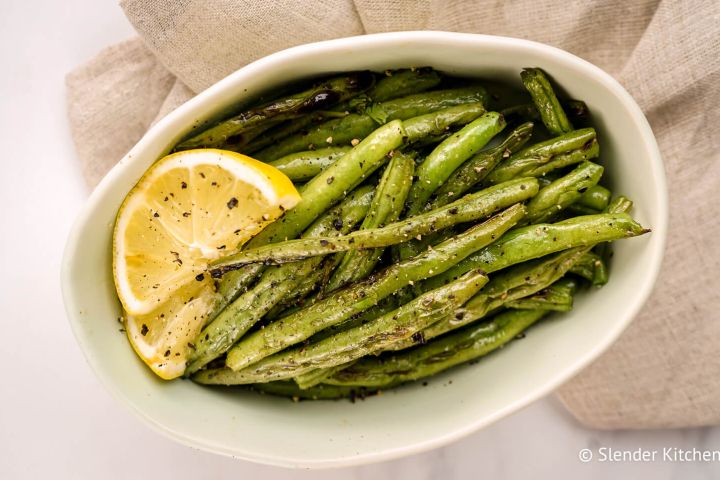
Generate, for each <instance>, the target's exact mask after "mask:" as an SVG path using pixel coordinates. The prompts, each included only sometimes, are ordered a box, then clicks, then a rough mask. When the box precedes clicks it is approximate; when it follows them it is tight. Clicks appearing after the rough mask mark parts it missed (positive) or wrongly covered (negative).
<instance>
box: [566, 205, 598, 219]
mask: <svg viewBox="0 0 720 480" xmlns="http://www.w3.org/2000/svg"><path fill="white" fill-rule="evenodd" d="M565 210H566V211H567V212H568V213H569V214H571V215H575V216H579V215H597V214H598V213H602V210H595V209H594V208H589V207H586V206H585V205H580V204H579V203H577V202H575V203H571V204H570V205H568V206H567V208H566V209H565Z"/></svg>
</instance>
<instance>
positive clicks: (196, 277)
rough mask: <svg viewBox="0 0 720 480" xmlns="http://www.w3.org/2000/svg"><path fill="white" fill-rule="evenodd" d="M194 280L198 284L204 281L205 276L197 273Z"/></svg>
mask: <svg viewBox="0 0 720 480" xmlns="http://www.w3.org/2000/svg"><path fill="white" fill-rule="evenodd" d="M195 280H197V281H198V282H202V281H203V280H205V274H203V273H198V274H197V275H195Z"/></svg>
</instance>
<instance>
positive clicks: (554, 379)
mask: <svg viewBox="0 0 720 480" xmlns="http://www.w3.org/2000/svg"><path fill="white" fill-rule="evenodd" d="M426 65H429V66H432V67H435V68H437V69H439V70H442V71H444V72H447V73H449V74H455V75H462V76H471V77H472V76H478V77H483V78H493V79H500V80H503V81H507V82H511V83H514V84H517V85H518V87H520V83H519V72H520V70H521V69H522V68H523V67H527V66H539V67H542V68H543V69H545V70H546V71H547V72H548V73H549V74H550V75H551V76H552V77H553V78H554V79H555V80H556V81H557V83H558V84H560V85H561V86H562V88H563V89H564V91H565V92H566V93H567V94H568V95H570V96H571V97H572V98H578V99H582V100H584V101H585V102H586V103H587V105H588V106H589V108H590V110H591V111H592V114H593V119H594V122H595V126H596V128H597V130H598V137H599V140H600V144H601V148H602V158H603V160H604V161H605V162H606V165H607V169H606V170H607V175H608V176H609V183H610V185H611V186H612V187H613V189H614V191H616V192H622V193H623V194H625V195H627V196H629V197H630V198H631V199H632V200H634V202H635V209H634V211H633V215H634V216H635V217H636V218H637V219H638V220H639V221H640V222H641V223H642V224H643V225H645V226H648V227H651V228H652V229H653V232H652V234H650V235H645V236H643V237H640V238H635V239H631V240H627V241H622V242H618V243H617V245H616V248H615V257H614V259H613V262H612V277H611V281H610V282H609V283H608V284H607V285H606V286H605V287H603V288H602V289H600V290H598V291H594V292H592V294H588V295H582V296H580V298H579V299H578V300H577V302H576V307H575V309H574V310H573V311H572V312H569V313H567V314H563V315H556V316H554V317H553V318H551V319H549V320H548V321H545V322H543V323H541V324H540V325H538V326H536V327H534V328H532V330H531V331H530V332H529V333H528V335H527V337H526V338H525V339H523V340H521V341H518V342H515V343H513V344H512V345H510V346H509V347H508V348H505V349H503V350H502V351H501V352H499V353H497V354H493V355H490V356H488V357H487V358H485V359H483V360H482V361H481V362H479V363H477V364H475V365H469V366H464V367H460V368H456V369H453V370H451V371H449V372H447V373H446V374H444V375H441V376H439V377H437V378H433V379H432V380H431V381H430V382H429V384H428V385H427V386H421V385H419V384H416V385H409V386H406V387H403V388H400V389H397V390H396V391H391V392H386V393H385V394H383V395H381V396H378V397H372V398H369V399H366V400H365V401H359V402H356V403H350V402H347V401H337V402H328V401H323V402H300V403H293V402H290V401H288V400H286V399H281V398H274V397H271V396H263V395H259V394H256V393H252V392H246V391H237V390H223V389H216V388H204V387H201V386H198V385H195V384H193V383H191V382H189V381H182V380H177V381H172V382H165V381H162V380H160V379H158V378H157V377H155V376H154V375H153V374H152V373H151V372H150V370H149V369H148V368H146V367H145V366H144V365H143V364H142V363H141V362H140V361H139V360H138V358H137V357H136V356H135V354H134V353H133V350H132V349H131V348H130V346H129V344H128V342H127V340H126V338H125V336H124V334H123V333H120V332H119V331H118V330H119V325H118V321H117V319H118V317H119V316H120V305H119V303H118V300H117V297H116V295H115V289H114V286H113V280H112V271H111V235H112V226H113V222H114V219H115V213H116V211H117V209H118V207H119V205H120V203H121V202H122V200H123V198H124V197H125V195H126V194H127V192H128V191H129V190H130V188H131V187H132V186H133V185H134V184H135V182H137V180H138V179H139V178H140V176H141V175H142V174H143V172H144V171H145V170H146V169H147V168H148V167H149V166H150V165H151V164H152V163H153V162H154V161H155V160H157V159H158V158H159V157H161V156H162V155H163V154H165V153H166V152H167V151H168V149H169V148H170V147H171V146H172V145H173V144H175V143H176V142H177V141H178V140H179V139H180V138H181V137H183V136H185V135H186V134H187V133H188V132H189V131H190V129H192V128H193V126H195V125H197V124H198V123H200V122H202V121H204V120H207V119H208V118H216V117H218V116H219V115H221V114H222V112H223V111H225V110H227V108H228V106H230V105H233V104H236V103H237V102H240V103H247V102H250V101H252V99H254V98H257V97H258V96H259V95H260V94H262V93H264V92H265V93H267V92H269V91H272V90H273V89H275V88H277V87H280V86H283V85H287V84H288V83H291V82H294V81H297V80H301V79H306V78H309V77H314V76H318V75H324V74H329V73H331V72H342V71H349V70H361V69H372V70H377V71H383V70H385V69H388V68H398V67H410V66H426ZM666 228H667V190H666V185H665V176H664V172H663V165H662V160H661V158H660V154H659V152H658V147H657V145H656V142H655V139H654V137H653V134H652V131H651V130H650V127H649V125H648V122H647V120H646V119H645V117H644V116H643V114H642V112H641V111H640V108H639V107H638V105H637V104H636V103H635V101H634V100H633V99H632V98H631V96H630V95H629V94H628V93H627V92H626V91H625V90H624V89H623V87H621V86H620V84H619V83H618V82H617V81H615V80H614V79H613V78H612V77H610V75H608V74H607V73H605V72H603V71H602V70H601V69H599V68H598V67H595V66H593V65H591V64H590V63H588V62H586V61H584V60H582V59H580V58H578V57H576V56H573V55H571V54H570V53H567V52H564V51H562V50H558V49H556V48H553V47H549V46H547V45H542V44H540V43H534V42H530V41H526V40H518V39H513V38H503V37H493V36H485V35H472V34H457V33H444V32H401V33H389V34H379V35H368V36H363V37H353V38H345V39H340V40H332V41H327V42H321V43H314V44H310V45H303V46H299V47H295V48H291V49H288V50H284V51H282V52H279V53H276V54H273V55H270V56H268V57H265V58H263V59H261V60H258V61H256V62H254V63H252V64H250V65H248V66H246V67H244V68H242V69H240V70H238V71H236V72H235V73H233V74H231V75H229V76H228V77H226V78H224V79H223V80H221V81H219V82H218V83H217V84H215V85H213V86H212V87H210V88H208V89H207V90H206V91H204V92H202V93H200V94H199V95H198V96H197V97H195V98H193V99H192V100H190V101H188V102H187V103H185V104H184V105H182V106H181V107H179V108H178V109H177V110H175V111H174V112H172V113H171V114H170V115H168V116H167V117H165V118H164V119H163V120H161V121H160V122H158V123H157V124H156V125H155V126H154V127H153V128H152V129H150V131H148V133H147V134H146V135H145V136H144V137H143V138H142V140H140V142H138V144H137V145H136V146H135V147H134V148H133V149H132V150H131V151H130V152H129V153H128V154H127V156H126V157H125V158H123V159H122V160H121V161H120V162H119V163H118V164H117V165H116V166H115V167H114V168H113V169H112V171H110V173H108V175H107V176H106V177H105V178H104V179H103V181H102V182H101V183H100V185H98V187H97V188H96V189H95V191H94V192H93V193H92V195H91V196H90V198H89V199H88V201H87V204H86V205H85V207H84V209H83V211H82V213H81V214H80V216H79V218H78V219H77V221H76V224H75V226H74V228H73V230H72V233H71V234H70V237H69V240H68V243H67V247H66V250H65V258H64V261H63V270H62V287H63V293H64V298H65V305H66V309H67V314H68V317H69V319H70V323H71V324H72V328H73V330H74V332H75V336H76V338H77V341H78V343H79V344H80V348H81V349H82V350H83V352H84V353H85V356H86V358H87V360H88V362H89V363H90V365H91V366H92V368H93V369H94V370H95V372H96V373H97V375H98V377H99V378H100V380H101V382H102V383H103V384H104V385H105V386H106V387H107V388H108V389H109V390H110V392H112V394H113V395H114V396H115V397H116V398H117V399H118V400H119V401H120V403H122V404H124V405H125V406H127V407H129V408H130V409H131V410H132V411H133V412H135V413H136V414H137V416H138V417H139V418H140V419H142V420H143V421H144V422H145V423H147V424H148V425H150V426H151V427H153V428H154V429H156V430H157V431H159V432H161V433H163V434H165V435H167V436H168V437H170V438H172V439H174V440H177V441H178V442H181V443H183V444H186V445H190V446H192V447H196V448H199V449H202V450H207V451H212V452H216V453H220V454H225V455H231V456H233V457H237V458H242V459H247V460H252V461H255V462H261V463H267V464H275V465H283V466H291V467H314V468H319V467H334V466H347V465H357V464H363V463H368V462H374V461H379V460H385V459H390V458H394V457H399V456H403V455H408V454H412V453H417V452H421V451H423V450H428V449H431V448H435V447H439V446H441V445H445V444H447V443H449V442H452V441H454V440H457V439H459V438H461V437H463V436H466V435H468V434H470V433H472V432H475V431H477V430H478V429H480V428H482V427H484V426H486V425H488V424H490V423H492V422H495V421H497V420H498V419H500V418H502V417H504V416H506V415H509V414H511V413H512V412H514V411H516V410H518V409H519V408H521V407H523V406H525V405H527V404H529V403H530V402H532V401H534V400H537V399H538V398H541V397H542V396H544V395H547V394H548V393H549V392H551V391H552V390H553V389H555V388H556V387H558V386H559V385H560V384H562V383H563V382H564V381H566V380H568V379H569V378H570V377H572V376H573V375H574V374H576V373H578V372H579V371H580V370H581V369H582V368H583V367H584V366H586V365H587V364H588V363H590V362H591V361H592V360H593V359H595V358H597V357H598V356H599V355H600V354H601V353H602V352H603V351H604V350H605V349H607V348H608V346H610V344H612V343H613V341H614V340H615V339H616V338H617V337H618V335H620V333H621V332H622V331H623V329H625V327H627V325H628V324H629V323H630V322H631V321H632V319H633V317H634V316H635V315H636V314H637V313H638V311H639V310H640V308H641V307H642V305H643V303H644V302H645V300H646V299H647V297H648V295H649V294H650V291H651V289H652V287H653V284H654V282H655V278H656V276H657V274H658V271H659V268H660V263H661V259H662V256H663V249H664V245H665V237H666ZM450 380H452V382H450Z"/></svg>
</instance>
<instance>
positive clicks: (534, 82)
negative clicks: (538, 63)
mask: <svg viewBox="0 0 720 480" xmlns="http://www.w3.org/2000/svg"><path fill="white" fill-rule="evenodd" d="M520 77H521V79H522V82H523V85H525V88H526V89H527V91H528V92H530V96H531V97H532V99H533V102H534V103H535V106H536V107H537V109H538V112H540V117H541V118H542V121H543V123H544V124H545V127H547V129H548V131H549V132H550V133H552V134H553V135H562V134H563V133H568V132H570V131H572V129H573V126H572V125H571V124H570V120H568V118H567V115H565V111H564V110H563V108H562V106H561V105H560V101H559V100H558V98H557V97H556V96H555V92H554V91H553V88H552V85H550V81H549V80H548V78H547V76H546V75H545V72H543V71H542V70H540V69H539V68H524V69H523V71H522V72H521V73H520Z"/></svg>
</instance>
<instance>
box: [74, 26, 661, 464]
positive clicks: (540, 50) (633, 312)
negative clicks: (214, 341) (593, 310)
mask: <svg viewBox="0 0 720 480" xmlns="http://www.w3.org/2000/svg"><path fill="white" fill-rule="evenodd" d="M407 41H425V42H428V41H437V42H445V43H457V42H463V43H464V42H472V43H482V44H484V46H488V45H489V46H493V45H496V46H498V47H503V48H507V47H511V48H521V49H524V50H528V49H529V50H531V52H532V53H534V54H537V55H538V56H539V57H540V58H552V59H553V60H554V61H556V62H559V63H562V64H565V65H567V66H569V67H571V68H573V69H576V70H581V71H582V73H583V74H585V75H588V76H592V77H594V78H595V79H596V80H598V81H599V82H601V83H602V84H604V86H605V87H606V88H607V89H608V90H610V91H611V92H612V93H613V94H614V95H616V96H617V97H619V99H620V101H621V102H622V104H623V105H624V106H625V108H626V112H627V113H628V114H629V115H630V117H631V119H632V121H633V122H634V123H635V124H636V125H637V126H638V127H639V129H640V131H641V133H642V136H641V138H640V139H639V141H640V142H642V144H643V149H644V150H645V151H646V152H647V154H648V156H649V157H650V161H651V169H652V171H653V174H654V178H652V181H653V183H654V184H655V185H656V187H655V197H656V198H655V200H656V204H655V205H654V208H655V209H656V218H657V222H655V223H654V224H653V236H656V237H659V238H657V239H656V242H659V247H658V248H657V253H656V254H655V256H654V258H653V262H652V269H651V271H649V272H648V274H647V277H646V278H647V281H645V282H644V284H643V285H642V286H641V288H640V289H639V290H638V291H636V292H635V296H634V299H635V300H634V303H633V305H632V306H631V307H630V308H629V309H628V310H627V320H626V321H625V322H623V323H618V324H617V325H615V326H614V328H613V329H612V330H610V331H608V333H607V336H606V337H605V338H606V341H605V342H604V343H603V344H598V345H596V346H595V347H594V348H592V349H590V350H588V351H587V352H585V354H584V355H583V356H582V357H580V358H577V359H576V361H575V362H574V363H572V364H571V365H569V366H568V367H566V368H564V369H563V370H562V371H559V372H557V373H556V374H555V376H554V377H553V378H552V379H551V380H550V381H548V382H546V383H545V384H544V385H543V387H542V388H539V389H536V390H534V391H533V392H532V394H531V395H524V396H521V397H518V398H517V399H516V401H515V402H512V403H510V404H508V405H506V406H505V408H503V409H500V410H498V411H495V412H493V413H492V414H490V415H487V416H485V417H484V418H480V419H477V420H471V421H468V423H467V424H466V425H465V426H464V427H462V428H457V429H455V430H452V431H448V432H447V433H446V434H444V435H436V436H434V437H432V438H428V439H425V440H423V441H419V442H416V443H413V444H410V445H404V446H401V447H394V448H389V449H385V450H382V451H376V452H369V453H361V454H357V455H353V456H348V457H340V458H337V459H333V460H320V461H316V460H310V461H308V460H305V459H300V458H288V457H279V456H277V455H276V456H272V455H268V454H258V452H253V451H250V450H247V449H245V450H244V451H238V449H237V448H235V449H233V448H230V447H222V446H218V445H216V444H212V443H210V442H207V441H205V440H204V439H198V438H193V437H192V436H189V435H185V434H183V433H180V432H177V431H175V430H174V429H173V428H172V426H168V425H165V424H162V423H160V422H159V421H157V420H155V419H154V418H153V417H151V416H150V415H149V414H147V413H145V412H144V411H143V410H142V409H141V408H140V406H139V405H137V404H136V403H135V401H134V400H133V399H132V398H131V397H129V396H127V395H126V394H125V392H124V391H123V390H122V389H121V388H119V387H117V386H116V384H115V382H114V381H113V380H112V378H109V377H107V376H105V375H104V374H103V372H102V368H101V367H100V366H99V365H98V364H96V362H97V360H96V359H95V358H94V354H93V353H92V350H91V348H90V346H89V343H90V339H89V338H88V337H87V335H86V333H85V332H84V330H83V327H82V326H81V325H80V322H79V321H78V316H77V314H76V312H77V311H78V309H77V305H76V302H75V296H74V287H72V283H73V282H72V280H71V272H72V264H73V262H74V261H75V258H76V256H77V255H78V254H79V252H81V250H82V245H81V243H82V238H81V230H82V227H83V226H84V225H85V224H86V223H87V222H88V221H89V220H90V219H91V218H92V213H93V211H94V210H95V206H96V204H98V203H99V200H100V199H101V198H102V197H103V196H104V193H105V191H106V190H108V189H109V188H110V187H111V186H112V185H113V184H115V182H116V181H118V180H119V179H120V177H121V176H122V174H123V171H124V170H125V169H126V168H127V166H128V164H130V163H131V162H133V161H134V157H136V152H142V151H143V150H145V149H146V145H148V144H150V143H151V141H152V139H153V138H154V137H157V136H163V135H167V134H168V133H169V132H170V131H172V130H174V129H175V127H174V124H175V123H176V121H177V120H179V119H180V118H183V117H185V116H187V115H191V114H192V113H193V112H194V111H195V110H196V109H197V108H198V107H201V106H202V105H203V104H205V103H206V102H209V101H210V100H212V99H213V98H214V97H217V96H219V95H221V94H222V93H223V92H224V91H225V90H226V89H228V88H231V87H232V86H233V85H235V84H237V83H238V78H243V77H244V76H246V75H252V74H254V73H255V72H256V71H259V72H261V73H262V72H264V71H267V70H268V69H272V68H274V67H275V66H277V65H279V64H282V63H283V62H285V61H286V60H294V61H297V60H298V57H299V58H302V57H305V56H313V55H317V54H318V53H323V52H334V51H337V50H342V49H363V48H370V49H371V48H373V47H378V46H385V47H386V46H387V44H388V43H390V44H392V43H394V42H407ZM667 224H668V194H667V183H666V178H665V171H664V166H663V162H662V158H661V155H660V151H659V148H658V145H657V142H656V140H655V137H654V135H653V133H652V129H651V127H650V125H649V123H648V121H647V119H646V118H645V116H644V114H643V113H642V111H641V109H640V107H639V106H638V104H637V103H636V102H635V100H634V99H633V98H632V96H631V95H630V94H629V93H628V92H627V91H626V90H625V88H624V87H622V85H620V83H619V82H618V81H617V80H615V79H614V78H613V77H612V76H611V75H610V74H608V73H606V72H605V71H604V70H602V69H600V68H599V67H597V66H595V65H593V64H592V63H590V62H588V61H586V60H584V59H582V58H580V57H577V56H575V55H573V54H571V53H569V52H567V51H564V50H561V49H559V48H556V47H552V46H550V45H546V44H543V43H539V42H535V41H531V40H525V39H519V38H513V37H504V36H495V35H484V34H474V33H455V32H444V31H403V32H391V33H377V34H368V35H361V36H353V37H345V38H339V39H334V40H325V41H320V42H314V43H308V44H304V45H299V46H295V47H291V48H288V49H285V50H281V51H278V52H276V53H273V54H271V55H268V56H266V57H263V58H260V59H258V60H255V61H254V62H252V63H249V64H248V65H246V66H244V67H242V68H240V69H238V70H236V71H234V72H232V73H230V74H229V75H227V76H226V77H224V78H223V79H221V80H219V81H218V82H216V83H215V84H213V85H212V86H210V87H208V88H207V89H206V90H204V91H202V92H200V93H199V94H197V95H196V96H195V97H193V98H191V99H190V100H188V101H187V102H185V103H183V104H182V105H180V106H179V107H178V108H176V109H175V110H173V111H172V112H170V113H169V114H167V115H166V116H165V117H163V118H162V119H160V120H159V121H158V122H157V123H156V124H155V125H153V126H152V127H151V128H150V129H148V131H147V132H146V133H145V134H144V135H143V137H142V138H141V139H140V140H139V141H138V143H137V144H136V145H135V146H134V147H133V148H132V149H131V150H130V151H129V152H128V153H127V154H126V155H125V156H124V157H123V158H122V159H121V160H120V161H119V162H118V163H117V164H116V165H114V166H113V167H112V169H111V170H110V171H109V172H108V173H107V174H106V175H105V177H104V178H103V179H102V180H101V181H100V182H99V184H98V185H97V186H96V187H95V189H94V190H93V191H92V193H91V194H90V196H89V197H88V199H87V200H86V201H85V204H84V205H83V207H82V209H81V210H80V212H79V214H78V215H77V217H76V219H75V222H74V223H73V225H72V228H71V230H70V233H69V236H68V239H67V242H66V245H65V250H64V253H63V259H62V263H61V278H60V280H61V289H62V296H63V300H64V304H65V310H66V315H67V317H68V321H69V323H70V325H71V328H72V331H73V334H74V336H75V339H76V341H77V342H78V343H79V344H80V348H81V350H82V352H83V355H84V356H85V359H86V361H87V363H88V364H89V365H90V367H91V369H92V370H93V371H94V372H95V375H96V376H97V377H98V378H99V380H100V382H101V383H102V384H103V385H104V387H105V388H106V389H107V390H108V391H109V392H110V394H111V395H112V396H113V397H114V398H115V399H116V400H118V401H119V402H120V403H121V404H122V405H124V406H125V408H128V409H129V410H130V411H132V412H134V413H135V414H136V415H137V416H138V417H139V418H140V419H141V420H142V421H143V422H144V423H145V424H146V425H148V426H150V427H151V428H152V429H153V430H155V431H157V432H159V433H161V434H162V435H164V436H166V437H169V438H171V439H173V440H174V441H177V442H179V443H181V444H184V445H187V446H189V447H192V448H196V449H200V450H203V451H208V452H212V453H219V454H223V455H227V456H231V457H233V458H242V459H246V460H250V461H253V462H258V463H263V464H267V465H275V466H282V467H295V468H299V467H302V468H336V467H347V466H355V465H362V464H367V463H372V462H379V461H383V460H390V459H394V458H398V457H401V456H406V455H411V454H417V453H420V452H424V451H428V450H431V449H434V448H438V447H441V446H444V445H447V444H448V443H451V442H454V441H456V440H459V439H461V438H463V437H466V436H468V435H470V434H471V433H474V432H476V431H478V430H479V429H481V428H483V427H485V426H487V425H489V424H491V423H494V422H496V421H497V420H499V419H501V418H504V417H506V416H508V415H510V414H511V413H514V412H516V411H518V410H519V409H521V408H523V407H525V406H527V405H529V404H530V403H532V402H534V401H536V400H539V399H540V398H543V397H545V396H546V395H548V394H549V393H551V392H552V391H553V390H555V389H557V388H558V387H559V386H560V385H562V384H563V383H565V382H566V381H568V380H569V379H570V378H571V377H572V376H574V375H575V374H577V373H579V372H580V371H581V370H583V369H584V368H585V367H586V366H587V365H588V364H590V363H591V362H592V361H593V360H595V359H596V358H598V357H599V356H600V355H601V354H602V353H603V352H604V351H605V350H606V349H607V348H609V347H610V345H612V344H613V343H614V342H615V341H616V340H617V338H618V337H619V336H620V334H621V333H622V332H623V331H624V330H625V328H627V326H628V325H629V324H630V323H631V322H632V320H633V319H634V318H635V317H636V316H637V314H638V313H639V311H640V309H641V308H642V307H643V305H644V304H645V303H646V301H647V299H648V297H649V296H650V293H651V292H652V289H653V287H654V285H655V282H656V280H657V277H658V275H659V272H660V267H661V264H662V258H663V255H664V251H665V247H666V240H667Z"/></svg>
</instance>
